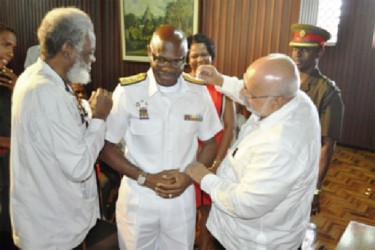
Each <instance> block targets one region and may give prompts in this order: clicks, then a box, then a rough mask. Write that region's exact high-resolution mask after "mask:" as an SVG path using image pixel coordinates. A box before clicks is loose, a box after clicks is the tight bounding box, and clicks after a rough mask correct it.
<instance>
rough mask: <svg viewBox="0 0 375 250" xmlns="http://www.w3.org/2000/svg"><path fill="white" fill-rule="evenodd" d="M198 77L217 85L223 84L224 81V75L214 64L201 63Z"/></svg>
mask: <svg viewBox="0 0 375 250" xmlns="http://www.w3.org/2000/svg"><path fill="white" fill-rule="evenodd" d="M197 78H199V79H202V80H203V81H205V82H207V83H210V84H213V85H216V86H220V87H221V86H222V85H223V82H224V78H223V75H222V74H221V73H220V72H219V71H217V69H216V68H215V67H214V66H212V65H200V66H198V68H197Z"/></svg>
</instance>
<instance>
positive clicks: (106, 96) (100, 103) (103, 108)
mask: <svg viewBox="0 0 375 250" xmlns="http://www.w3.org/2000/svg"><path fill="white" fill-rule="evenodd" d="M89 103H90V107H91V110H92V117H93V118H98V119H102V120H105V119H107V116H108V114H109V112H110V111H111V108H112V94H111V93H110V92H108V91H107V90H105V89H102V88H98V89H97V90H96V91H93V92H92V94H91V97H90V100H89Z"/></svg>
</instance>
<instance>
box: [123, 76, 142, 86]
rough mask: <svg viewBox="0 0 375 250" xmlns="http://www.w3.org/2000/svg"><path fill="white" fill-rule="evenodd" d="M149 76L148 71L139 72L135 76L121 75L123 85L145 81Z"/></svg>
mask: <svg viewBox="0 0 375 250" xmlns="http://www.w3.org/2000/svg"><path fill="white" fill-rule="evenodd" d="M146 78H147V73H139V74H137V75H134V76H127V77H120V78H119V80H120V84H121V86H127V85H131V84H135V83H139V82H142V81H144V80H145V79H146Z"/></svg>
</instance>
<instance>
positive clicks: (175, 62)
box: [151, 53, 186, 68]
mask: <svg viewBox="0 0 375 250" xmlns="http://www.w3.org/2000/svg"><path fill="white" fill-rule="evenodd" d="M151 58H152V61H154V62H155V63H156V64H157V65H158V66H161V67H163V66H165V65H166V64H169V65H171V66H173V67H175V68H178V67H181V66H183V65H185V64H186V56H184V57H182V58H180V59H167V58H165V57H162V56H156V55H155V54H154V53H151Z"/></svg>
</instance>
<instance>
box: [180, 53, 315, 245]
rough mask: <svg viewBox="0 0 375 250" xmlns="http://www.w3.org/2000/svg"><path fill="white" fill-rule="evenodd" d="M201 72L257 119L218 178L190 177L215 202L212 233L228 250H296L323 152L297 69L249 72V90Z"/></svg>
mask: <svg viewBox="0 0 375 250" xmlns="http://www.w3.org/2000/svg"><path fill="white" fill-rule="evenodd" d="M200 71H201V74H200V77H201V78H203V79H205V80H207V82H211V83H215V84H217V85H219V86H221V87H220V88H218V89H219V90H220V91H222V92H223V93H224V94H226V95H228V96H230V97H231V98H233V100H234V101H237V102H240V103H241V104H244V105H246V107H247V108H248V109H249V111H251V112H252V115H251V116H250V118H249V119H248V120H247V122H246V123H245V124H244V125H243V127H242V128H241V131H240V134H239V138H238V140H237V141H236V142H235V143H234V145H233V146H232V149H230V150H229V152H228V154H227V156H226V158H225V159H224V161H223V162H222V164H221V166H220V167H219V169H218V171H217V174H216V175H215V174H213V173H211V172H210V171H209V170H207V168H205V167H204V166H202V164H200V163H193V164H191V165H190V166H188V168H187V169H186V171H185V172H186V173H187V174H188V175H190V176H191V177H192V178H193V179H194V181H196V182H198V183H200V184H201V188H202V190H204V191H206V192H207V193H209V194H210V195H211V199H212V201H213V206H212V209H211V212H210V216H209V219H208V222H207V227H208V229H209V230H210V231H211V232H212V234H213V235H214V236H215V237H216V238H217V239H218V240H219V241H220V242H221V244H222V245H223V246H224V247H225V248H226V249H297V248H298V247H299V246H301V244H302V241H303V238H304V234H305V231H306V228H307V226H308V223H309V218H310V209H311V201H312V197H313V194H314V190H315V186H316V181H317V176H318V165H319V152H320V125H319V118H318V114H317V111H316V108H315V106H314V104H313V103H312V102H311V100H310V98H309V97H308V96H307V95H306V94H305V93H303V92H302V91H300V90H299V85H300V80H299V77H298V70H297V67H296V66H295V64H294V62H293V61H292V60H291V59H290V58H289V57H287V56H285V55H282V54H271V55H269V56H266V57H263V58H260V59H258V60H257V61H255V62H254V63H253V64H251V65H250V66H249V68H248V69H247V71H246V73H245V75H244V83H243V82H242V81H239V80H238V79H237V78H229V77H226V76H222V75H221V74H220V73H218V72H217V71H216V69H215V68H213V67H212V66H202V67H201V69H200Z"/></svg>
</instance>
